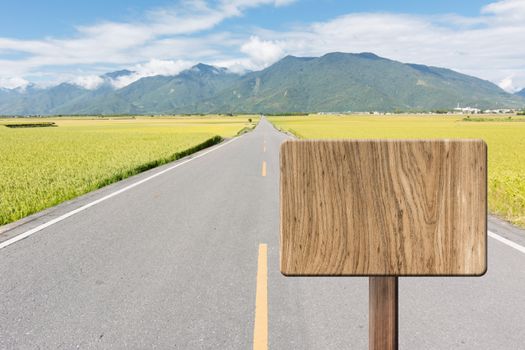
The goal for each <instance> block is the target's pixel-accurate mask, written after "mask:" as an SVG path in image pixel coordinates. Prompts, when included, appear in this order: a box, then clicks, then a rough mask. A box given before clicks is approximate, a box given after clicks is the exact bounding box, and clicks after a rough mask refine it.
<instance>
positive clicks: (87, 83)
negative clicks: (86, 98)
mask: <svg viewBox="0 0 525 350" xmlns="http://www.w3.org/2000/svg"><path fill="white" fill-rule="evenodd" d="M71 83H72V84H75V85H78V86H80V87H83V88H84V89H88V90H95V89H96V88H98V87H99V86H100V85H102V84H103V83H104V79H102V78H101V77H99V76H98V75H86V76H79V77H76V78H75V79H73V80H71Z"/></svg>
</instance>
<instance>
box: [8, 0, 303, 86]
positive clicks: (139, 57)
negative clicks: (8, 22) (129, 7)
mask: <svg viewBox="0 0 525 350" xmlns="http://www.w3.org/2000/svg"><path fill="white" fill-rule="evenodd" d="M292 2H293V1H290V0H220V1H215V2H208V1H204V0H183V1H182V2H181V3H179V4H178V5H176V6H172V7H165V8H157V9H154V10H151V11H149V12H147V13H146V14H145V16H144V18H143V19H142V20H138V21H134V22H129V23H125V22H111V21H105V22H100V23H96V24H94V25H88V26H78V27H77V28H76V30H77V32H76V33H75V35H74V36H73V37H71V38H65V39H56V38H45V39H42V40H19V39H11V38H2V37H0V58H1V57H2V54H11V53H22V54H25V55H27V56H28V58H24V59H16V60H14V59H13V60H9V59H5V60H1V59H0V77H4V78H8V77H10V76H12V75H13V74H16V75H20V76H29V75H32V74H35V73H38V71H39V70H41V69H42V68H45V67H63V66H72V67H74V66H76V65H99V64H106V65H107V64H112V65H129V64H135V63H137V62H143V61H145V60H148V59H149V58H151V57H155V58H156V59H159V60H170V59H171V60H172V59H174V58H176V59H178V60H184V59H192V60H194V59H196V58H197V57H205V56H206V57H210V56H211V55H213V54H217V52H218V50H217V49H209V47H213V46H215V47H222V48H224V46H225V45H227V44H228V42H227V41H226V42H224V43H222V42H221V41H220V40H217V34H216V33H213V34H209V33H205V34H204V35H202V34H201V32H202V31H205V30H209V29H212V28H214V27H215V26H217V25H218V24H219V23H221V22H223V21H224V20H226V19H228V18H231V17H236V16H241V15H242V14H243V12H244V11H245V10H247V9H249V8H253V7H257V6H262V5H271V6H283V5H286V4H289V3H292ZM177 53H178V54H179V56H178V57H177V56H175V55H176V54H177Z"/></svg>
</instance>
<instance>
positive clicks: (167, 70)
mask: <svg viewBox="0 0 525 350" xmlns="http://www.w3.org/2000/svg"><path fill="white" fill-rule="evenodd" d="M192 65H193V63H192V62H189V61H183V60H178V61H170V60H157V59H152V60H150V61H149V62H147V63H144V64H137V65H135V66H134V67H133V68H131V70H132V71H133V72H134V73H133V74H130V75H125V76H121V77H118V78H117V79H114V80H113V81H112V82H111V83H112V85H113V86H114V87H115V88H117V89H120V88H122V87H124V86H127V85H129V84H131V83H133V82H135V81H137V80H139V79H141V78H144V77H152V76H156V75H167V76H169V75H177V74H178V73H180V72H181V71H183V70H185V69H188V68H189V67H191V66H192Z"/></svg>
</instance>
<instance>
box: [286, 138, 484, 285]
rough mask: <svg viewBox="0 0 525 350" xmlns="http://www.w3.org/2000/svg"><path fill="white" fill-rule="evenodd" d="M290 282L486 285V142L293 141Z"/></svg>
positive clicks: (289, 153)
mask: <svg viewBox="0 0 525 350" xmlns="http://www.w3.org/2000/svg"><path fill="white" fill-rule="evenodd" d="M280 191H281V247H280V248H281V272H282V273H283V274H285V275H330V276H334V275H359V276H373V275H390V276H408V275H428V276H435V275H450V276H452V275H463V276H465V275H478V276H479V275H482V274H484V273H485V271H486V241H487V208H486V202H487V201H486V195H487V148H486V144H485V143H484V142H483V141H481V140H342V141H287V142H285V143H283V145H282V146H281V188H280Z"/></svg>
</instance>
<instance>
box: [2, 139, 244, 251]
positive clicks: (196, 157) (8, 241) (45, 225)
mask: <svg viewBox="0 0 525 350" xmlns="http://www.w3.org/2000/svg"><path fill="white" fill-rule="evenodd" d="M241 137H242V136H238V137H235V138H233V139H231V140H228V141H226V142H224V143H222V144H219V145H217V146H215V147H213V148H211V149H209V150H207V151H205V152H203V153H201V154H198V155H196V156H193V157H192V158H190V159H186V160H185V161H182V162H180V163H177V164H175V165H173V166H171V167H169V168H166V169H164V170H162V171H159V172H158V173H155V174H153V175H151V176H148V177H147V178H145V179H142V180H140V181H137V182H135V183H132V184H131V185H128V186H126V187H124V188H121V189H120V190H118V191H115V192H113V193H110V194H108V195H107V196H104V197H102V198H99V199H97V200H95V201H93V202H91V203H88V204H86V205H83V206H81V207H79V208H77V209H75V210H72V211H70V212H67V213H65V214H63V215H61V216H59V217H57V218H54V219H53V220H50V221H48V222H46V223H44V224H42V225H39V226H37V227H35V228H32V229H31V230H29V231H26V232H24V233H21V234H19V235H17V236H15V237H13V238H11V239H8V240H7V241H4V242H2V243H0V249H3V248H5V247H7V246H10V245H11V244H13V243H16V242H18V241H20V240H22V239H24V238H27V237H29V236H31V235H32V234H33V233H36V232H38V231H42V230H43V229H45V228H46V227H49V226H51V225H54V224H56V223H57V222H60V221H62V220H65V219H67V218H68V217H70V216H73V215H75V214H78V213H80V212H82V211H84V210H86V209H88V208H91V207H92V206H95V205H97V204H99V203H102V202H104V201H106V200H108V199H110V198H112V197H115V196H118V195H119V194H121V193H123V192H126V191H128V190H130V189H132V188H133V187H136V186H138V185H141V184H143V183H144V182H147V181H150V180H152V179H154V178H156V177H157V176H160V175H162V174H165V173H167V172H168V171H171V170H173V169H175V168H178V167H180V166H181V165H184V164H186V163H188V162H190V161H192V160H194V159H198V158H200V157H203V156H205V155H207V154H208V153H211V152H213V151H216V150H218V149H219V148H221V147H223V146H226V145H227V144H230V143H232V142H234V141H235V140H238V139H239V138H241Z"/></svg>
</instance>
